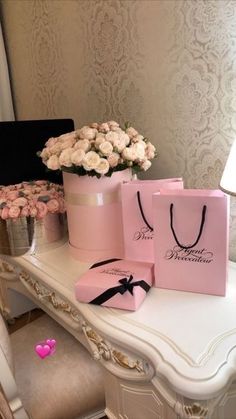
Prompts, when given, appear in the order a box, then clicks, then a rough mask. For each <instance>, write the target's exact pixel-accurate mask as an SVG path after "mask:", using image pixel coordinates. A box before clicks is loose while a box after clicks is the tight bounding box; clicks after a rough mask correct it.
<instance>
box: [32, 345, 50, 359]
mask: <svg viewBox="0 0 236 419" xmlns="http://www.w3.org/2000/svg"><path fill="white" fill-rule="evenodd" d="M35 352H36V354H37V355H38V356H40V358H42V359H43V358H45V357H46V356H48V355H50V354H51V348H50V346H49V345H44V344H43V345H40V344H39V345H36V346H35Z"/></svg>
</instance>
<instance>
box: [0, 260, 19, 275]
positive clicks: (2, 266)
mask: <svg viewBox="0 0 236 419" xmlns="http://www.w3.org/2000/svg"><path fill="white" fill-rule="evenodd" d="M0 271H1V272H7V273H13V272H15V268H14V266H12V265H11V264H10V263H8V262H5V261H4V260H1V263H0Z"/></svg>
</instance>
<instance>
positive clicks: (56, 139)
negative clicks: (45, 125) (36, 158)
mask: <svg viewBox="0 0 236 419" xmlns="http://www.w3.org/2000/svg"><path fill="white" fill-rule="evenodd" d="M57 142H58V138H57V137H51V138H49V139H48V140H47V142H46V143H45V145H46V146H47V147H51V146H52V145H54V144H56V143H57Z"/></svg>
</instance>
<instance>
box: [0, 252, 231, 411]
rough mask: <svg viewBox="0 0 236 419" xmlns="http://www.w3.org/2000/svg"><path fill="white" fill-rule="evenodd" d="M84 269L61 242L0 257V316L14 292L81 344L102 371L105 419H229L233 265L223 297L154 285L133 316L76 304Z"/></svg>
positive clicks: (131, 313)
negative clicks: (37, 250) (46, 248)
mask: <svg viewBox="0 0 236 419" xmlns="http://www.w3.org/2000/svg"><path fill="white" fill-rule="evenodd" d="M87 269H88V264H84V263H83V264H82V263H80V262H78V261H76V260H74V259H72V257H71V256H70V254H69V250H68V246H67V244H65V245H63V246H61V247H58V248H57V249H54V250H51V251H48V252H45V253H41V254H35V255H34V254H29V253H28V254H26V255H24V256H21V257H15V258H12V257H7V256H1V257H0V308H1V311H2V312H3V313H4V315H5V317H6V318H7V317H10V316H11V313H10V309H9V304H8V289H14V290H16V291H18V292H20V293H22V294H23V295H25V296H27V297H29V298H30V299H31V300H32V301H33V302H35V303H36V304H37V305H38V306H40V307H41V308H42V309H43V310H44V311H46V312H47V313H48V314H49V315H50V316H52V317H53V318H54V319H55V320H57V321H58V322H59V323H60V324H61V325H62V326H63V327H65V328H66V329H67V330H68V331H69V332H70V333H72V334H73V335H74V336H75V337H76V338H77V339H78V340H79V341H80V342H82V343H83V344H84V345H85V346H86V347H87V349H88V350H89V351H90V352H91V353H92V354H93V356H94V358H95V359H97V360H98V362H101V363H102V364H103V366H104V368H105V390H106V414H107V416H108V417H109V418H110V419H183V418H184V419H200V418H201V419H202V418H207V419H210V418H211V419H235V418H236V266H235V265H234V264H233V263H230V264H229V281H228V291H227V296H226V297H225V298H224V297H216V296H208V295H201V294H192V293H184V292H178V291H169V290H162V289H157V288H153V289H151V290H150V292H149V293H148V295H147V298H146V299H145V301H144V303H143V304H142V306H141V307H140V309H139V310H138V311H136V312H128V311H123V310H118V309H109V308H104V307H100V306H94V305H89V304H83V303H79V302H78V301H76V299H75V296H74V284H75V282H76V280H77V279H78V278H79V276H80V274H81V273H83V272H85V271H86V270H87ZM68 373H69V372H68ZM45 419H46V418H45Z"/></svg>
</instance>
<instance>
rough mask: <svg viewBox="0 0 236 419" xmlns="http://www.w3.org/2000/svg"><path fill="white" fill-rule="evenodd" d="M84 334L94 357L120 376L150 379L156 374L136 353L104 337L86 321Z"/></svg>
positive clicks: (131, 378)
mask: <svg viewBox="0 0 236 419" xmlns="http://www.w3.org/2000/svg"><path fill="white" fill-rule="evenodd" d="M82 329H83V332H84V335H85V337H86V339H87V341H88V343H89V345H90V347H91V350H92V353H93V357H94V359H97V360H100V361H102V362H103V364H104V366H105V367H106V368H107V369H109V370H110V371H111V372H112V373H114V374H115V375H116V376H119V377H120V378H123V379H127V380H138V381H150V379H151V378H152V377H153V375H154V370H153V368H152V366H151V365H150V364H149V363H148V362H147V361H146V360H144V359H142V358H140V357H137V356H136V355H135V354H133V353H132V354H130V353H129V354H127V352H128V351H127V350H125V349H123V348H122V349H121V348H118V347H117V345H115V344H113V343H111V342H109V341H108V340H107V339H105V338H103V337H102V336H101V335H100V334H99V333H98V332H97V331H96V330H94V328H93V327H91V326H90V325H88V324H87V322H84V324H83V326H82Z"/></svg>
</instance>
